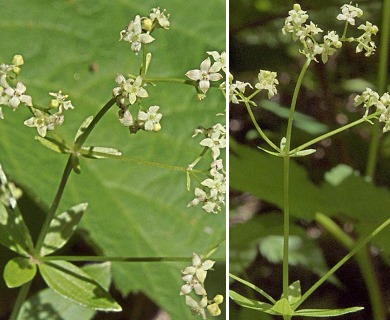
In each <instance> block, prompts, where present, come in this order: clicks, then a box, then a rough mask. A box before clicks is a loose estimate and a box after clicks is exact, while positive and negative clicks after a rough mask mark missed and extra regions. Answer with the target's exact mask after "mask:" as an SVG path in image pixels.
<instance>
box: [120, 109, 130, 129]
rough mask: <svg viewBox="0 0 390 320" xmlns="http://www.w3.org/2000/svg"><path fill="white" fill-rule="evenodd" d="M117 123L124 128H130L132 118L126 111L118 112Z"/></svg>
mask: <svg viewBox="0 0 390 320" xmlns="http://www.w3.org/2000/svg"><path fill="white" fill-rule="evenodd" d="M119 122H120V123H121V124H122V125H124V126H125V127H130V126H132V125H133V124H134V121H133V116H132V115H131V113H130V111H129V110H128V109H125V110H123V109H121V110H119Z"/></svg>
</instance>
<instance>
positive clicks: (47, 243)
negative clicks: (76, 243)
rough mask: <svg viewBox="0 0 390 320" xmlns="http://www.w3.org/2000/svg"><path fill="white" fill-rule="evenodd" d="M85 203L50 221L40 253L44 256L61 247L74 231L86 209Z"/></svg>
mask: <svg viewBox="0 0 390 320" xmlns="http://www.w3.org/2000/svg"><path fill="white" fill-rule="evenodd" d="M87 207H88V204H87V203H80V204H78V205H76V206H74V207H72V208H70V209H69V210H67V211H65V212H63V213H60V214H59V215H57V216H56V217H55V218H54V219H53V220H52V221H51V223H50V227H49V230H48V232H47V234H46V235H45V238H44V240H43V246H42V248H41V251H40V255H42V256H46V255H48V254H50V253H53V252H54V251H57V250H58V249H60V248H62V247H63V246H64V245H65V244H66V243H67V242H68V240H69V239H70V237H71V236H72V235H73V233H74V232H75V231H76V229H77V226H78V224H79V222H80V220H81V218H82V217H83V215H84V212H85V211H86V210H87Z"/></svg>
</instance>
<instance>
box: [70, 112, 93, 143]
mask: <svg viewBox="0 0 390 320" xmlns="http://www.w3.org/2000/svg"><path fill="white" fill-rule="evenodd" d="M92 120H93V116H89V117H88V118H87V119H85V120H84V122H83V123H82V124H81V126H80V128H78V130H77V133H76V136H75V138H74V141H75V142H76V141H77V140H78V138H79V137H81V135H82V134H83V133H84V132H85V129H87V128H88V126H89V125H90V124H91V122H92Z"/></svg>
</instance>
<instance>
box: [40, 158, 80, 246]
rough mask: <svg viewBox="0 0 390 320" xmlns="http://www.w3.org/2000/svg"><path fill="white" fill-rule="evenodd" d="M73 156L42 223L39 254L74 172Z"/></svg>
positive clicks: (67, 164) (68, 162) (69, 159)
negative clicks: (71, 174)
mask: <svg viewBox="0 0 390 320" xmlns="http://www.w3.org/2000/svg"><path fill="white" fill-rule="evenodd" d="M72 157H73V155H70V156H69V158H68V161H67V163H66V166H65V169H64V172H63V174H62V177H61V181H60V185H59V186H58V189H57V193H56V195H55V197H54V200H53V203H52V205H51V207H50V209H49V212H48V213H47V216H46V219H45V221H44V223H43V225H42V228H41V231H40V233H39V236H38V240H37V243H36V245H35V252H36V253H37V254H39V251H40V250H41V248H42V245H43V240H44V238H45V235H46V233H47V231H48V230H49V227H50V223H51V221H52V220H53V218H54V216H55V213H56V211H57V208H58V206H59V204H60V201H61V198H62V195H63V193H64V190H65V186H66V183H67V182H68V178H69V176H70V173H71V172H72V163H71V160H72Z"/></svg>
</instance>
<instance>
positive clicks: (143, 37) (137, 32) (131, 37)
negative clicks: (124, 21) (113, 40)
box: [119, 15, 154, 53]
mask: <svg viewBox="0 0 390 320" xmlns="http://www.w3.org/2000/svg"><path fill="white" fill-rule="evenodd" d="M119 40H123V41H127V42H130V43H131V50H133V51H134V52H135V53H138V52H139V51H140V50H141V47H142V44H143V43H144V44H145V43H150V42H152V41H153V40H154V38H153V37H152V36H151V35H150V34H149V33H142V25H141V18H140V16H138V15H137V16H136V17H135V19H134V20H133V21H131V22H130V23H129V25H128V26H127V27H126V29H125V30H122V31H121V32H120V39H119Z"/></svg>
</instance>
